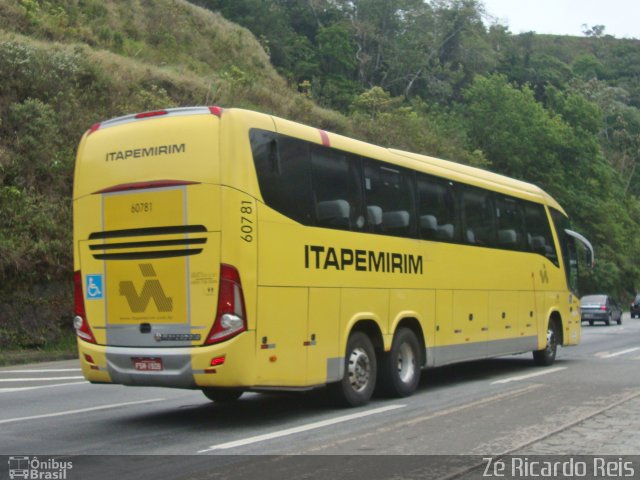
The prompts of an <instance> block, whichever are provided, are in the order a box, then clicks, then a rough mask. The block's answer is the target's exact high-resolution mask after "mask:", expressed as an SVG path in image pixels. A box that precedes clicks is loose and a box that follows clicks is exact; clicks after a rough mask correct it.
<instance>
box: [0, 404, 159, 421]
mask: <svg viewBox="0 0 640 480" xmlns="http://www.w3.org/2000/svg"><path fill="white" fill-rule="evenodd" d="M163 400H165V399H164V398H151V399H149V400H139V401H137V402H124V403H112V404H111V405H100V406H99V407H89V408H78V409H76V410H66V411H64V412H55V413H43V414H41V415H31V416H29V417H16V418H7V419H5V420H0V425H1V424H3V423H13V422H23V421H25V420H37V419H39V418H51V417H62V416H63V415H75V414H78V413H86V412H95V411H98V410H108V409H110V408H118V407H129V406H131V405H141V404H143V403H153V402H162V401H163Z"/></svg>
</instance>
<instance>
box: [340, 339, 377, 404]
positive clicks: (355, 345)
mask: <svg viewBox="0 0 640 480" xmlns="http://www.w3.org/2000/svg"><path fill="white" fill-rule="evenodd" d="M376 378H377V362H376V352H375V350H374V349H373V344H372V343H371V340H370V339H369V337H368V336H367V335H366V334H365V333H363V332H353V333H352V334H351V335H350V336H349V341H348V342H347V350H346V352H345V359H344V375H343V377H342V380H340V381H339V382H337V383H333V384H331V385H329V389H330V390H331V395H332V397H333V399H334V400H335V401H336V402H337V403H338V404H339V405H341V406H346V407H360V406H362V405H365V404H366V403H367V402H368V401H369V399H370V398H371V395H372V394H373V390H374V389H375V386H376Z"/></svg>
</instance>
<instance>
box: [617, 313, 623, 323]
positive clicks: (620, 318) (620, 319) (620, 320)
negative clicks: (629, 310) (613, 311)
mask: <svg viewBox="0 0 640 480" xmlns="http://www.w3.org/2000/svg"><path fill="white" fill-rule="evenodd" d="M617 322H618V325H622V313H621V314H620V316H619V317H618V320H617Z"/></svg>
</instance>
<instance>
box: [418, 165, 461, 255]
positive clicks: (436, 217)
mask: <svg viewBox="0 0 640 480" xmlns="http://www.w3.org/2000/svg"><path fill="white" fill-rule="evenodd" d="M416 180H417V181H416V185H417V189H418V218H419V225H418V226H419V232H420V238H424V239H426V240H437V241H443V242H453V241H456V240H457V233H456V232H457V228H456V226H457V225H458V221H457V202H456V198H455V195H454V192H453V184H452V183H451V182H449V181H447V180H443V179H440V178H435V177H431V176H429V175H424V174H418V175H417V176H416Z"/></svg>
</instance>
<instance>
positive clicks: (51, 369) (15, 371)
mask: <svg viewBox="0 0 640 480" xmlns="http://www.w3.org/2000/svg"><path fill="white" fill-rule="evenodd" d="M81 371H82V369H81V368H45V369H40V370H0V374H3V373H49V372H81Z"/></svg>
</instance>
